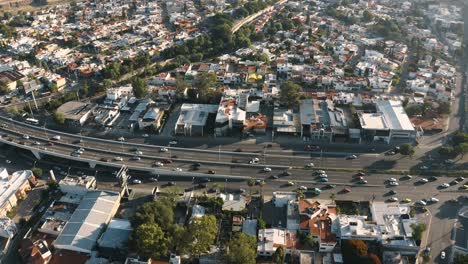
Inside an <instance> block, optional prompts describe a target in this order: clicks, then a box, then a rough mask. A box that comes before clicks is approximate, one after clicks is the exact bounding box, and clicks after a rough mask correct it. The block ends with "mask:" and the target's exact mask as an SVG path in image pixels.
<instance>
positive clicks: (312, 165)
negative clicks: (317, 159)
mask: <svg viewBox="0 0 468 264" xmlns="http://www.w3.org/2000/svg"><path fill="white" fill-rule="evenodd" d="M314 166H315V164H314V163H312V162H309V163H307V164H306V167H308V168H312V167H314Z"/></svg>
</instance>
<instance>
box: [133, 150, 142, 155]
mask: <svg viewBox="0 0 468 264" xmlns="http://www.w3.org/2000/svg"><path fill="white" fill-rule="evenodd" d="M135 154H136V155H143V152H141V150H137V151H135Z"/></svg>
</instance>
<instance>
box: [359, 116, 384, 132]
mask: <svg viewBox="0 0 468 264" xmlns="http://www.w3.org/2000/svg"><path fill="white" fill-rule="evenodd" d="M359 122H360V123H361V127H362V129H375V130H387V129H389V127H388V125H387V122H386V121H385V118H384V115H383V114H382V113H361V114H359Z"/></svg>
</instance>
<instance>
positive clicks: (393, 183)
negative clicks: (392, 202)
mask: <svg viewBox="0 0 468 264" xmlns="http://www.w3.org/2000/svg"><path fill="white" fill-rule="evenodd" d="M388 184H389V185H390V186H398V185H400V184H399V183H398V182H396V181H391V182H389V183H388Z"/></svg>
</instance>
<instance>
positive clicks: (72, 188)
mask: <svg viewBox="0 0 468 264" xmlns="http://www.w3.org/2000/svg"><path fill="white" fill-rule="evenodd" d="M59 188H60V191H62V192H63V193H66V194H76V195H81V196H83V195H85V194H86V193H87V192H88V190H92V189H95V188H96V178H94V177H93V176H83V177H78V176H66V177H65V178H63V179H62V180H60V181H59Z"/></svg>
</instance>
